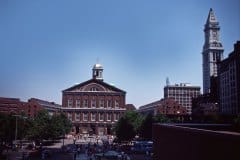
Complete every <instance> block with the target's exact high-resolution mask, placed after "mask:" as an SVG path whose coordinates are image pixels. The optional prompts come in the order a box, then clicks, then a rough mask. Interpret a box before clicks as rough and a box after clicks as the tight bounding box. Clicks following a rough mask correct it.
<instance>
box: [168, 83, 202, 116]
mask: <svg viewBox="0 0 240 160" xmlns="http://www.w3.org/2000/svg"><path fill="white" fill-rule="evenodd" d="M199 95H200V87H199V86H192V85H190V84H189V83H180V84H175V85H170V84H167V85H166V86H165V87H164V98H173V99H174V100H175V101H176V102H178V103H179V104H180V105H181V106H183V107H185V108H186V110H187V114H192V98H195V97H198V96H199Z"/></svg>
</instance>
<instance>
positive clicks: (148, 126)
mask: <svg viewBox="0 0 240 160" xmlns="http://www.w3.org/2000/svg"><path fill="white" fill-rule="evenodd" d="M152 124H153V116H152V114H148V115H147V116H146V117H145V118H144V120H143V122H142V124H141V127H140V130H139V135H140V137H141V138H143V139H145V140H151V139H152Z"/></svg>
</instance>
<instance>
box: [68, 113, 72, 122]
mask: <svg viewBox="0 0 240 160" xmlns="http://www.w3.org/2000/svg"><path fill="white" fill-rule="evenodd" d="M68 119H69V120H70V121H72V113H68Z"/></svg>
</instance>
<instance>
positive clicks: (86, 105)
mask: <svg viewBox="0 0 240 160" xmlns="http://www.w3.org/2000/svg"><path fill="white" fill-rule="evenodd" d="M83 107H85V108H87V107H88V100H87V99H84V101H83Z"/></svg>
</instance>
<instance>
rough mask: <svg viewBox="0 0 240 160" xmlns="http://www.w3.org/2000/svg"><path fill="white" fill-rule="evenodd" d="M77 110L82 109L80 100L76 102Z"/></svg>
mask: <svg viewBox="0 0 240 160" xmlns="http://www.w3.org/2000/svg"><path fill="white" fill-rule="evenodd" d="M76 108H81V101H80V99H77V100H76Z"/></svg>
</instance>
